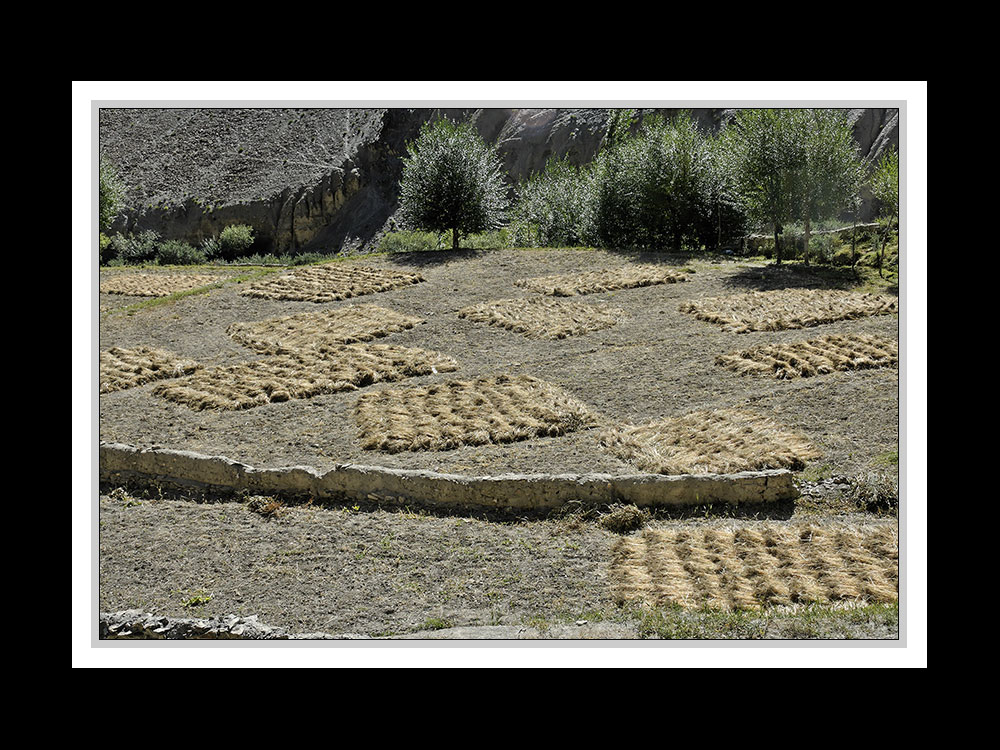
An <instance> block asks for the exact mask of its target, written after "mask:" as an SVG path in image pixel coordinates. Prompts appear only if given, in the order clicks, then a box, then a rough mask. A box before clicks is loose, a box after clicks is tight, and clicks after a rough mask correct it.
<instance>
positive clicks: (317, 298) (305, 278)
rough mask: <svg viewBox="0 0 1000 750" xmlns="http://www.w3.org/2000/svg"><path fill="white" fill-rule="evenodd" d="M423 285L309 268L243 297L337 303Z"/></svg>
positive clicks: (349, 269) (354, 269) (356, 269)
mask: <svg viewBox="0 0 1000 750" xmlns="http://www.w3.org/2000/svg"><path fill="white" fill-rule="evenodd" d="M421 281H424V277H423V276H421V275H420V274H415V273H403V272H402V271H388V270H384V269H380V268H367V267H362V266H344V265H340V264H331V265H323V266H309V267H307V268H301V269H298V270H296V271H293V272H292V273H289V274H284V275H282V276H275V277H272V278H269V279H266V280H264V281H261V282H259V283H257V284H254V285H253V286H251V287H249V288H247V289H244V290H243V291H242V292H240V294H243V295H245V296H247V297H259V298H261V299H274V300H290V301H297V302H333V301H335V300H341V299H347V298H348V297H360V296H362V295H364V294H374V293H375V292H385V291H388V290H390V289H397V288H399V287H402V286H407V285H409V284H417V283H419V282H421Z"/></svg>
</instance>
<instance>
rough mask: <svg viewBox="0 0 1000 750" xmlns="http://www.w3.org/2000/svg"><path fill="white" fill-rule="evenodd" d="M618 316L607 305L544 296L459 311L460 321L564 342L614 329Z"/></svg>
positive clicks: (619, 314) (618, 312)
mask: <svg viewBox="0 0 1000 750" xmlns="http://www.w3.org/2000/svg"><path fill="white" fill-rule="evenodd" d="M621 315H622V311H621V310H616V309H613V308H610V307H608V306H606V305H588V304H586V303H583V302H572V301H564V300H553V299H546V298H544V297H531V298H528V299H505V300H494V301H493V302H483V303H480V304H478V305H471V306H469V307H466V308H463V309H462V310H459V311H458V317H460V318H467V319H468V320H472V321H475V322H479V323H489V324H490V325H494V326H500V327H501V328H506V329H508V330H511V331H516V332H518V333H523V334H524V335H525V336H527V337H528V338H532V339H564V338H566V337H567V336H579V335H581V334H584V333H587V332H589V331H599V330H601V329H602V328H610V327H611V326H613V325H614V324H615V323H617V322H618V318H619V317H620V316H621Z"/></svg>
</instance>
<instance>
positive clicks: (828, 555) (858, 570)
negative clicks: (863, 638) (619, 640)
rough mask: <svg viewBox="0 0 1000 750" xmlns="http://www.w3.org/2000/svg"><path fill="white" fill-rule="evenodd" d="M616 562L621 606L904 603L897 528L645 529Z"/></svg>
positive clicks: (622, 547)
mask: <svg viewBox="0 0 1000 750" xmlns="http://www.w3.org/2000/svg"><path fill="white" fill-rule="evenodd" d="M612 555H613V562H612V574H611V579H612V582H613V588H614V591H615V597H616V599H617V600H618V601H619V602H621V603H624V602H638V603H642V604H645V605H648V606H653V607H666V606H675V605H679V606H682V607H692V608H701V607H708V608H714V609H723V610H732V609H757V608H760V607H765V606H774V605H796V604H835V603H838V602H857V603H876V602H894V601H897V599H898V597H899V530H898V527H897V526H896V525H895V524H872V525H866V526H850V525H847V524H830V525H822V526H821V525H818V524H808V523H805V524H804V523H797V524H791V525H785V524H780V523H761V524H753V525H748V526H743V527H740V528H735V529H733V528H718V527H709V528H705V527H690V526H683V527H680V528H677V527H672V528H662V529H649V528H647V529H646V530H645V531H643V532H642V533H641V534H636V535H633V536H630V537H624V538H622V539H620V540H618V542H616V544H615V547H614V550H613V552H612Z"/></svg>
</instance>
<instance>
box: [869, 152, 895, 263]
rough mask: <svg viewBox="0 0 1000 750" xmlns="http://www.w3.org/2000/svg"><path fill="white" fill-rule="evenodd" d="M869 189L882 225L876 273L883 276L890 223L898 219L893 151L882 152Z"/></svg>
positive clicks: (890, 228) (890, 230)
mask: <svg viewBox="0 0 1000 750" xmlns="http://www.w3.org/2000/svg"><path fill="white" fill-rule="evenodd" d="M871 189H872V195H873V196H875V200H877V201H878V205H879V214H878V215H879V218H880V222H879V223H880V224H882V225H883V228H882V232H880V233H879V234H880V235H881V238H880V243H879V244H880V246H881V247H880V248H879V253H878V273H879V276H884V273H883V271H882V265H883V262H884V260H885V246H886V244H887V243H888V241H889V234H890V233H891V232H892V222H893V220H895V219H897V218H898V217H899V153H898V152H897V151H896V150H895V149H893V150H892V151H888V152H884V153H883V154H882V157H881V158H880V159H879V160H878V163H876V165H875V169H874V171H873V172H872V176H871Z"/></svg>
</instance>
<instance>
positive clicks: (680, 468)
mask: <svg viewBox="0 0 1000 750" xmlns="http://www.w3.org/2000/svg"><path fill="white" fill-rule="evenodd" d="M600 441H601V444H602V445H603V446H604V447H606V448H607V449H608V450H609V451H610V452H611V453H613V454H614V455H616V456H618V457H619V458H621V459H622V460H624V461H630V462H631V463H633V464H635V465H636V466H637V467H639V468H640V469H642V470H643V471H648V472H651V473H654V474H732V473H735V472H739V471H759V470H761V469H782V468H784V469H801V468H803V467H804V465H805V461H806V460H807V459H811V458H817V457H818V456H819V453H818V452H817V451H816V449H815V448H814V447H813V446H812V445H811V444H810V443H809V441H807V440H806V439H805V438H804V437H802V436H801V435H796V434H794V433H792V432H790V431H788V430H787V429H786V428H784V427H782V426H781V425H778V424H777V423H775V422H774V421H772V420H770V419H768V418H767V417H764V416H761V415H760V414H755V413H753V412H749V411H743V410H740V409H718V410H716V411H696V412H691V413H689V414H685V415H683V416H680V417H671V418H669V419H661V420H659V421H656V422H650V423H649V424H645V425H639V426H624V427H617V426H616V427H610V428H607V429H606V430H605V431H604V432H603V433H602V434H601V437H600Z"/></svg>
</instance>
